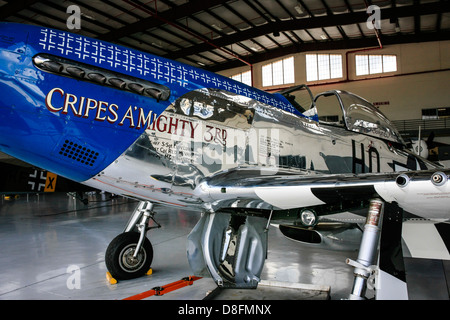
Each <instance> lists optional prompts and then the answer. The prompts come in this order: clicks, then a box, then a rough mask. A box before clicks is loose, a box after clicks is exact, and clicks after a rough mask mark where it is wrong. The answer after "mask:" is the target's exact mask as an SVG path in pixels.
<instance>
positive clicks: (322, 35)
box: [320, 33, 328, 40]
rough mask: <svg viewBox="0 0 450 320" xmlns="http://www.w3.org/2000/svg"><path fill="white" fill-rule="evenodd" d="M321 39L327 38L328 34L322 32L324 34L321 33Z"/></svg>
mask: <svg viewBox="0 0 450 320" xmlns="http://www.w3.org/2000/svg"><path fill="white" fill-rule="evenodd" d="M320 39H322V40H327V39H328V38H327V36H326V35H325V34H323V33H322V34H321V35H320Z"/></svg>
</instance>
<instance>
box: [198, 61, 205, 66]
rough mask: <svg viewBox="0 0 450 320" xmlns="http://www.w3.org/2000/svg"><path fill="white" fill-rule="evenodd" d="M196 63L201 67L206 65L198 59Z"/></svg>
mask: <svg viewBox="0 0 450 320" xmlns="http://www.w3.org/2000/svg"><path fill="white" fill-rule="evenodd" d="M197 64H198V65H200V66H202V67H204V66H206V64H204V63H203V62H200V61H197Z"/></svg>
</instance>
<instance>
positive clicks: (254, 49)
mask: <svg viewBox="0 0 450 320" xmlns="http://www.w3.org/2000/svg"><path fill="white" fill-rule="evenodd" d="M250 49H251V50H252V51H255V52H258V48H256V47H250Z"/></svg>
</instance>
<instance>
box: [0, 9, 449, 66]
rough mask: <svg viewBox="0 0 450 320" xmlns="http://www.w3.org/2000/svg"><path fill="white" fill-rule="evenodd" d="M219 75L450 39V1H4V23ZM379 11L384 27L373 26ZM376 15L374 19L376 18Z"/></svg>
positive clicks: (0, 10) (0, 11)
mask: <svg viewBox="0 0 450 320" xmlns="http://www.w3.org/2000/svg"><path fill="white" fill-rule="evenodd" d="M72 4H73V5H77V6H78V7H79V8H80V10H81V28H80V29H78V30H77V29H76V30H71V32H75V33H79V34H82V35H84V36H89V37H93V38H98V39H102V40H106V41H110V42H114V43H117V44H120V45H124V46H127V47H132V48H136V49H139V50H142V51H146V52H149V53H152V54H156V55H159V56H163V57H167V58H170V59H174V60H178V61H181V62H185V63H188V64H191V65H196V66H198V67H201V68H204V69H208V70H211V71H220V70H224V69H229V68H233V67H238V66H242V65H246V64H248V65H250V64H254V63H257V62H261V61H265V60H268V59H272V58H277V57H280V56H284V55H287V54H292V53H295V52H304V51H312V50H332V49H351V48H363V47H374V46H378V45H379V43H381V44H382V45H389V44H397V43H408V42H426V41H435V40H448V39H450V1H448V0H391V1H383V0H379V1H377V0H372V1H371V0H209V1H205V0H190V1H187V0H102V1H92V0H73V1H61V0H48V1H39V0H22V1H17V0H9V1H8V0H0V19H1V20H2V21H10V22H20V23H28V24H36V25H41V26H45V27H52V28H57V29H61V30H67V26H66V22H67V19H68V18H69V16H70V13H67V12H66V11H67V7H68V6H69V5H72ZM370 5H376V6H378V7H379V8H380V11H379V13H380V21H381V29H379V30H378V32H376V31H377V30H376V29H370V28H368V27H367V24H366V21H367V20H368V18H369V17H371V16H372V15H373V14H374V12H371V13H372V14H368V13H367V11H366V8H367V7H368V6H370ZM373 17H375V16H374V15H373Z"/></svg>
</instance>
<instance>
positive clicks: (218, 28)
mask: <svg viewBox="0 0 450 320" xmlns="http://www.w3.org/2000/svg"><path fill="white" fill-rule="evenodd" d="M211 27H213V28H214V29H216V30H217V31H222V30H223V29H222V28H221V27H219V26H218V25H215V24H212V25H211Z"/></svg>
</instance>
